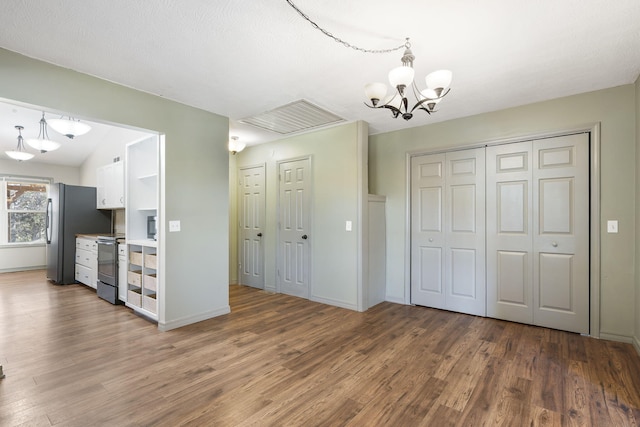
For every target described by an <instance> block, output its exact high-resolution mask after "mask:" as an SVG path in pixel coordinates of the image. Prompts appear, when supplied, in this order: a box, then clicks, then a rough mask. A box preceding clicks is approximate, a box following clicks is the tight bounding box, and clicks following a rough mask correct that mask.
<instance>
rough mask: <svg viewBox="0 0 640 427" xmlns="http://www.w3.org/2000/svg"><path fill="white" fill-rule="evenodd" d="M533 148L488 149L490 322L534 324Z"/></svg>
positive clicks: (522, 145) (529, 145) (518, 145)
mask: <svg viewBox="0 0 640 427" xmlns="http://www.w3.org/2000/svg"><path fill="white" fill-rule="evenodd" d="M531 149H532V142H531V141H529V142H520V143H516V144H507V145H498V146H492V147H487V316H489V317H495V318H498V319H505V320H512V321H514V322H520V323H528V324H533V246H532V243H533V215H532V214H533V202H532V197H533V193H532V187H533V185H532V180H531V176H532V164H533V160H532V158H531V157H532V156H531Z"/></svg>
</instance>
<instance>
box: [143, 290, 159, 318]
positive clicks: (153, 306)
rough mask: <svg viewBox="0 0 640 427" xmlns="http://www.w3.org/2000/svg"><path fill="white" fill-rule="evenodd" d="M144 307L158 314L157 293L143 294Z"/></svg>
mask: <svg viewBox="0 0 640 427" xmlns="http://www.w3.org/2000/svg"><path fill="white" fill-rule="evenodd" d="M142 308H144V309H145V310H148V311H150V312H152V313H153V314H156V313H157V312H158V302H157V300H156V294H150V295H143V296H142Z"/></svg>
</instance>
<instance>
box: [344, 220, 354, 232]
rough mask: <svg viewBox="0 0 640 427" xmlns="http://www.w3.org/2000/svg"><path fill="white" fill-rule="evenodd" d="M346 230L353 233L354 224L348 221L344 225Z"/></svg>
mask: <svg viewBox="0 0 640 427" xmlns="http://www.w3.org/2000/svg"><path fill="white" fill-rule="evenodd" d="M344 229H345V230H347V231H351V230H352V229H353V223H352V222H351V221H347V222H346V223H345V225H344Z"/></svg>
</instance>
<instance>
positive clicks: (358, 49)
mask: <svg viewBox="0 0 640 427" xmlns="http://www.w3.org/2000/svg"><path fill="white" fill-rule="evenodd" d="M286 1H287V3H289V6H291V7H292V8H293V9H294V10H295V11H296V12H298V14H299V15H300V16H302V17H303V18H304V19H305V20H306V21H308V22H309V23H310V24H311V25H312V26H313V28H315V29H316V30H319V31H321V32H322V34H324V35H325V36H327V37H330V38H332V39H333V41H335V42H338V43H340V44H342V45H343V46H345V47H348V48H351V49H354V50H357V51H360V52H364V53H389V52H395V51H397V50H400V49H404V48H405V47H408V45H409V39H408V38H407V41H406V42H405V43H403V44H401V45H400V46H397V47H393V48H390V49H365V48H362V47H358V46H354V45H352V44H351V43H348V42H346V41H344V40H342V39H341V38H339V37H336V36H334V35H333V34H331V33H330V32H329V31H327V30H325V29H324V28H322V27H321V26H320V25H318V24H316V23H315V22H314V21H313V20H312V19H311V18H309V17H308V16H307V15H306V14H305V13H304V12H303V11H301V10H300V9H298V7H297V6H296V5H295V4H293V2H292V1H291V0H286Z"/></svg>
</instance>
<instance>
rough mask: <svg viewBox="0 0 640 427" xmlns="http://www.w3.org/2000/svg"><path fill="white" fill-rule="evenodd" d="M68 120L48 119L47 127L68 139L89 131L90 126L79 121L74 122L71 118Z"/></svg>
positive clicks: (61, 118) (62, 118)
mask: <svg viewBox="0 0 640 427" xmlns="http://www.w3.org/2000/svg"><path fill="white" fill-rule="evenodd" d="M67 117H68V118H66V119H65V118H64V117H60V118H59V119H50V120H49V122H48V123H49V126H51V128H52V129H53V130H55V131H56V132H58V133H61V134H62V135H64V136H66V137H67V138H69V139H73V138H74V137H76V136H80V135H84V134H85V133H87V132H89V131H90V130H91V126H89V125H88V124H86V123H82V122H81V121H80V120H76V119H74V118H73V117H71V116H67Z"/></svg>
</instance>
